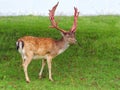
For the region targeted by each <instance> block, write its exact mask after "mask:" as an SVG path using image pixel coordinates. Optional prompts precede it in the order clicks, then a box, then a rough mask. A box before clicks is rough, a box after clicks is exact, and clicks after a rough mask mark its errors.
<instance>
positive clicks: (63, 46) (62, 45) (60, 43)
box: [57, 37, 69, 54]
mask: <svg viewBox="0 0 120 90" xmlns="http://www.w3.org/2000/svg"><path fill="white" fill-rule="evenodd" d="M57 47H58V54H61V53H62V52H64V51H65V50H66V49H67V48H68V47H69V43H68V42H67V41H66V40H65V39H64V38H63V37H62V38H61V39H60V40H58V41H57Z"/></svg>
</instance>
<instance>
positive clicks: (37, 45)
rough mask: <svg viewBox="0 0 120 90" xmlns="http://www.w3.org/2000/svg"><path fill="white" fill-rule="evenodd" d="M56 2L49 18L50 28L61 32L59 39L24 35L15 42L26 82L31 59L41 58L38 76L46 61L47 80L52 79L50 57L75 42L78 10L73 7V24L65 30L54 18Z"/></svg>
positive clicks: (28, 80) (40, 74)
mask: <svg viewBox="0 0 120 90" xmlns="http://www.w3.org/2000/svg"><path fill="white" fill-rule="evenodd" d="M58 4H59V2H58V3H57V4H56V5H55V6H54V7H53V8H52V10H49V19H50V21H51V25H52V26H51V28H55V29H57V30H59V31H60V32H61V34H62V38H61V39H60V40H54V39H52V38H44V37H42V38H40V37H33V36H24V37H21V38H19V39H18V41H17V42H16V46H17V50H18V51H19V53H20V54H21V56H22V59H23V63H22V65H23V69H24V73H25V78H26V82H28V83H29V82H30V79H29V77H28V71H27V67H28V65H29V64H30V62H31V61H32V59H42V67H41V70H40V73H39V77H40V78H42V72H43V69H44V66H45V64H46V61H47V64H48V71H49V80H51V81H53V79H52V75H51V63H52V59H53V58H54V57H56V56H57V55H59V54H61V53H62V52H64V51H65V50H66V49H67V48H68V47H69V45H70V44H74V43H75V42H76V39H75V31H76V26H77V19H78V16H79V12H78V10H77V8H75V7H74V23H73V26H72V28H71V29H70V31H65V30H63V29H61V28H59V26H58V24H57V23H56V21H55V20H54V13H55V10H56V8H57V6H58Z"/></svg>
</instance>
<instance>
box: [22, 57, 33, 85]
mask: <svg viewBox="0 0 120 90" xmlns="http://www.w3.org/2000/svg"><path fill="white" fill-rule="evenodd" d="M31 60H32V57H31V56H30V57H27V58H26V59H25V60H24V62H23V70H24V74H25V79H26V82H27V83H29V82H30V79H29V76H28V71H27V68H28V65H29V64H30V62H31Z"/></svg>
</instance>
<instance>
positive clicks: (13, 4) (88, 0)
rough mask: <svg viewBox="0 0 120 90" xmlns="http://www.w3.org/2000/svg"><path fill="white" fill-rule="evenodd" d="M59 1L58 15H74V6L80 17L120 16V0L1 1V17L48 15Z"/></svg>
mask: <svg viewBox="0 0 120 90" xmlns="http://www.w3.org/2000/svg"><path fill="white" fill-rule="evenodd" d="M58 1H59V6H58V7H57V10H56V14H57V15H73V12H74V9H73V8H74V6H75V7H77V8H78V10H79V12H80V15H106V14H110V15H111V14H115V15H116V14H117V15H118V14H119V15H120V0H0V16H3V15H30V14H32V15H48V10H49V9H51V8H52V7H53V6H54V5H55V4H56V3H57V2H58Z"/></svg>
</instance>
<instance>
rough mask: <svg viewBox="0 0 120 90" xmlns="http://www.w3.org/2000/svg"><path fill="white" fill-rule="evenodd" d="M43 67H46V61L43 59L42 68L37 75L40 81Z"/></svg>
mask: <svg viewBox="0 0 120 90" xmlns="http://www.w3.org/2000/svg"><path fill="white" fill-rule="evenodd" d="M45 65H46V60H45V59H43V60H42V67H41V70H40V73H39V78H40V79H41V78H42V73H43V69H44V67H45Z"/></svg>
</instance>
